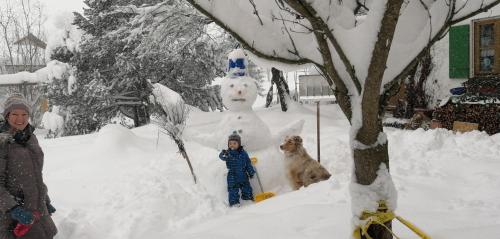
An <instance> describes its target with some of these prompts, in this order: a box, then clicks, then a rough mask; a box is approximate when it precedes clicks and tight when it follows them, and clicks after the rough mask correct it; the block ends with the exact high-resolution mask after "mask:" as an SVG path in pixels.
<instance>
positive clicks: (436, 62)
mask: <svg viewBox="0 0 500 239" xmlns="http://www.w3.org/2000/svg"><path fill="white" fill-rule="evenodd" d="M493 16H500V6H497V7H494V8H493V9H491V10H490V11H487V12H485V13H481V14H479V15H477V16H475V17H473V18H470V19H467V20H465V21H462V22H460V23H458V24H456V25H466V24H470V23H471V21H472V20H474V19H480V18H486V17H493ZM431 54H432V63H433V70H432V72H431V74H430V76H429V78H428V79H427V82H426V85H425V90H426V93H427V95H428V97H429V98H428V99H429V105H428V106H429V107H430V108H435V107H436V106H437V105H439V102H440V100H441V99H445V98H446V97H448V96H450V95H451V93H450V89H451V88H454V87H459V86H462V83H463V82H465V81H466V80H467V78H459V79H450V77H449V64H450V59H449V35H448V34H447V35H446V36H445V37H444V38H443V39H441V40H440V41H438V42H437V43H436V44H435V45H434V46H433V47H432V49H431Z"/></svg>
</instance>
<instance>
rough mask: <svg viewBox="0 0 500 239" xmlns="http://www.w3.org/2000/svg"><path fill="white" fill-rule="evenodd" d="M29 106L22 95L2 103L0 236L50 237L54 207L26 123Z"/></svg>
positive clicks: (37, 149)
mask: <svg viewBox="0 0 500 239" xmlns="http://www.w3.org/2000/svg"><path fill="white" fill-rule="evenodd" d="M30 112H31V107H30V105H29V103H28V102H27V101H26V99H25V98H24V97H23V96H22V95H13V96H10V97H9V98H8V99H7V100H6V101H5V105H4V112H3V116H4V118H5V120H6V122H5V123H4V124H3V125H0V239H13V238H26V239H50V238H53V237H54V236H55V235H56V233H57V228H56V226H55V224H54V222H53V221H52V218H51V215H52V213H54V212H55V211H56V210H55V208H54V207H53V206H52V205H51V203H50V199H49V196H48V195H47V186H46V185H45V183H44V182H43V176H42V169H43V151H42V149H41V148H40V145H39V144H38V140H37V138H36V136H35V135H34V134H33V131H34V127H33V126H31V125H30V124H29V117H30Z"/></svg>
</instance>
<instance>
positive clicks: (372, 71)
mask: <svg viewBox="0 0 500 239" xmlns="http://www.w3.org/2000/svg"><path fill="white" fill-rule="evenodd" d="M402 3H403V1H401V0H389V1H388V2H387V5H386V12H385V14H384V17H383V18H382V23H381V28H380V31H379V34H378V38H377V42H376V43H375V48H374V49H373V53H372V59H371V61H370V66H369V68H368V72H369V73H368V76H367V79H366V81H365V87H364V89H365V91H364V93H363V96H362V97H363V98H362V102H361V108H362V112H361V113H362V119H363V121H362V126H361V128H360V129H359V131H358V133H357V134H356V136H355V140H357V141H358V142H360V143H362V144H363V145H365V146H367V147H366V149H365V148H364V149H359V148H355V149H354V152H353V156H354V166H355V169H354V173H355V176H356V181H357V183H359V184H362V185H370V184H372V183H373V181H375V179H376V178H377V171H378V170H379V168H380V165H381V164H382V163H383V164H385V165H386V166H387V169H389V153H388V151H387V142H378V140H379V135H380V134H381V133H383V128H382V120H381V118H382V116H383V112H380V109H381V107H379V106H380V89H381V85H382V79H383V76H384V72H385V69H386V62H387V58H388V56H389V50H390V46H391V44H392V39H393V36H394V31H395V29H396V25H397V22H398V18H399V12H400V9H401V5H402ZM381 143H382V144H381ZM386 226H387V227H389V228H391V222H387V223H386ZM369 234H370V236H372V237H373V238H375V239H389V238H392V234H391V233H390V232H389V231H388V230H387V229H385V228H384V227H382V226H380V225H372V226H370V228H369Z"/></svg>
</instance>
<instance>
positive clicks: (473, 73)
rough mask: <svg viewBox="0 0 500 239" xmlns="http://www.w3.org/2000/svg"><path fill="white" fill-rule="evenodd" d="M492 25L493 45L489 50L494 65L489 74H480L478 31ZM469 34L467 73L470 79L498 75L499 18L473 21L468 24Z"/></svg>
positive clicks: (499, 62) (499, 47) (479, 38)
mask: <svg viewBox="0 0 500 239" xmlns="http://www.w3.org/2000/svg"><path fill="white" fill-rule="evenodd" d="M487 24H494V26H493V38H494V40H493V41H494V43H493V47H492V48H491V49H494V51H495V55H494V64H493V69H492V71H491V72H481V71H480V67H481V61H480V57H481V53H480V49H481V46H480V44H481V36H480V32H479V31H478V29H479V28H480V27H481V26H482V25H487ZM469 29H470V31H469V34H470V37H469V39H470V42H469V44H470V47H469V57H470V59H469V64H470V66H469V69H470V70H469V72H470V78H474V77H487V76H492V75H495V76H496V75H500V16H495V17H488V18H481V19H474V20H472V21H471V22H470V26H469Z"/></svg>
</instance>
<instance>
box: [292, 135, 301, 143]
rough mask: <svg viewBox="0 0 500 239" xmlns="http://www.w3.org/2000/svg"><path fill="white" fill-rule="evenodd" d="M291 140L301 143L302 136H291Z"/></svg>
mask: <svg viewBox="0 0 500 239" xmlns="http://www.w3.org/2000/svg"><path fill="white" fill-rule="evenodd" d="M293 141H294V142H295V143H297V144H302V138H301V137H300V136H298V135H297V136H293Z"/></svg>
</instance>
